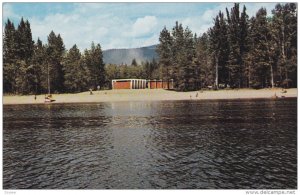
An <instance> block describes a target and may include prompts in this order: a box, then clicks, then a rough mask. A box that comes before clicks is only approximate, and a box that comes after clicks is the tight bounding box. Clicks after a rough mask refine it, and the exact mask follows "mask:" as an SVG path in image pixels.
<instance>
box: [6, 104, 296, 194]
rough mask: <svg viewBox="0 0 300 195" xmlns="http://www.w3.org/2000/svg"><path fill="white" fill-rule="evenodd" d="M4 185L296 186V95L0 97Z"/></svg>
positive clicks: (85, 186) (124, 186) (265, 187)
mask: <svg viewBox="0 0 300 195" xmlns="http://www.w3.org/2000/svg"><path fill="white" fill-rule="evenodd" d="M3 188H4V189H24V188H25V189H78V188H84V189H105V188H114V189H128V188H130V189H135V188H139V189H140V188H142V189H165V188H168V189H177V188H179V189H182V188H193V189H194V188H196V189H249V188H251V189H262V188H263V189H295V188H297V99H296V98H292V99H280V100H276V101H275V100H226V101H225V100H222V101H220V100H214V101H157V102H116V103H99V104H64V105H62V104H61V105H58V104H52V105H14V106H3Z"/></svg>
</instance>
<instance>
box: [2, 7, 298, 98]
mask: <svg viewBox="0 0 300 195" xmlns="http://www.w3.org/2000/svg"><path fill="white" fill-rule="evenodd" d="M157 53H158V56H159V58H158V60H155V59H153V60H151V61H146V62H142V63H140V64H138V63H137V61H136V59H132V63H131V64H130V65H127V64H122V65H119V64H118V65H117V64H107V65H105V64H104V62H103V53H102V49H101V46H100V44H94V43H93V42H92V43H91V48H89V49H85V50H84V52H83V53H81V52H80V50H79V49H78V47H77V46H76V44H75V45H74V46H73V47H72V48H70V49H69V50H67V49H66V48H65V46H64V43H63V39H62V37H61V36H60V34H55V33H54V32H53V31H52V32H50V34H49V35H48V41H47V43H42V41H40V40H39V39H38V40H37V41H36V42H34V41H33V40H32V33H31V28H30V23H29V21H27V20H26V21H24V19H23V18H22V19H21V21H20V23H19V24H18V26H17V28H16V27H15V26H14V24H13V23H12V22H11V21H10V20H9V19H8V20H7V22H6V23H5V28H4V38H3V92H4V94H41V93H49V90H51V93H74V92H81V91H87V90H88V89H96V88H97V86H100V87H101V89H104V88H110V83H111V82H110V81H111V79H116V78H144V79H163V80H169V79H173V80H174V83H175V88H176V89H177V90H180V91H187V90H198V89H201V88H205V87H207V86H214V87H215V89H218V88H223V87H231V88H265V87H278V86H283V85H284V86H288V87H297V6H296V4H294V3H287V4H277V5H276V7H275V8H274V9H273V10H272V16H271V17H268V16H267V12H266V9H264V8H261V9H259V10H258V12H257V13H256V16H254V17H252V18H249V16H248V15H247V12H246V7H243V8H242V11H240V8H239V4H237V3H236V4H234V6H233V7H232V8H231V9H226V10H225V13H224V12H222V11H220V12H219V13H218V15H217V16H216V17H215V18H214V25H213V26H212V27H211V28H210V29H208V31H207V32H205V33H203V34H202V35H201V36H199V37H198V36H197V35H196V34H193V33H192V31H191V30H190V29H189V28H188V27H186V28H183V26H182V24H179V23H178V22H176V23H175V26H174V27H173V28H172V30H168V29H166V28H164V29H162V31H161V32H160V36H159V45H158V46H157Z"/></svg>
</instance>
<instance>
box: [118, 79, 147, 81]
mask: <svg viewBox="0 0 300 195" xmlns="http://www.w3.org/2000/svg"><path fill="white" fill-rule="evenodd" d="M131 80H139V81H145V80H146V79H113V80H112V81H131Z"/></svg>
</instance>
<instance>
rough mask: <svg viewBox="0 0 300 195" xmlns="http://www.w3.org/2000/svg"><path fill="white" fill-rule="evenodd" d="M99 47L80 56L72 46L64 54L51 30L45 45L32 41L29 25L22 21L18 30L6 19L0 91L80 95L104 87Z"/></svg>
mask: <svg viewBox="0 0 300 195" xmlns="http://www.w3.org/2000/svg"><path fill="white" fill-rule="evenodd" d="M104 69H105V67H104V63H103V54H102V50H101V46H100V44H97V45H95V44H94V43H92V44H91V48H90V49H86V50H84V53H83V54H82V53H81V52H80V51H79V49H78V47H77V45H76V44H75V45H74V46H73V47H72V48H70V49H69V50H68V51H67V50H66V48H65V45H64V43H63V39H62V37H61V36H60V34H55V33H54V32H53V31H51V32H50V34H49V35H48V42H47V43H46V44H43V43H42V41H41V40H40V39H38V40H37V41H36V42H34V41H33V40H32V33H31V28H30V23H29V22H28V20H26V21H24V19H23V18H22V19H21V21H20V23H19V24H18V27H17V28H15V26H14V24H13V23H12V22H11V21H10V20H9V19H8V20H7V22H6V23H5V29H4V40H3V92H4V93H10V94H41V93H49V92H51V93H64V92H71V93H72V92H81V91H86V90H88V89H89V88H93V89H95V88H96V87H97V86H100V87H102V88H103V87H104V84H105V71H104Z"/></svg>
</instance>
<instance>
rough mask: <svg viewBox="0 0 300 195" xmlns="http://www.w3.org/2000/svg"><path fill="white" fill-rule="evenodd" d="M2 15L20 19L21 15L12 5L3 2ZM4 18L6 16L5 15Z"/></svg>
mask: <svg viewBox="0 0 300 195" xmlns="http://www.w3.org/2000/svg"><path fill="white" fill-rule="evenodd" d="M2 15H3V16H5V17H6V18H9V19H20V18H21V17H20V16H19V15H18V14H16V13H15V12H14V11H13V8H12V5H11V4H8V3H3V8H2ZM3 19H4V17H3Z"/></svg>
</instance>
